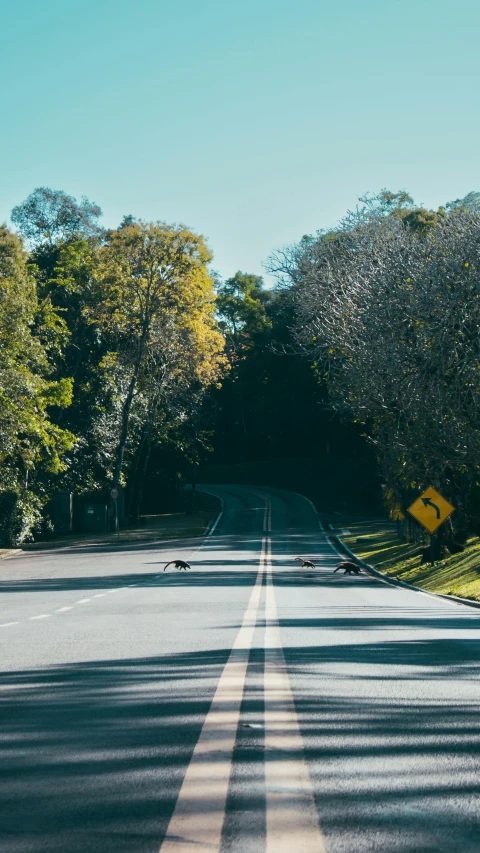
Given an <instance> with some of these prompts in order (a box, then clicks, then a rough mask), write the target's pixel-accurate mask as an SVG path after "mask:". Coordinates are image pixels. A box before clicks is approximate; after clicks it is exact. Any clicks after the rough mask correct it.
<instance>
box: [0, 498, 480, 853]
mask: <svg viewBox="0 0 480 853" xmlns="http://www.w3.org/2000/svg"><path fill="white" fill-rule="evenodd" d="M205 488H208V489H209V491H212V492H214V493H216V494H217V495H219V496H220V497H221V498H222V499H223V502H224V507H223V515H222V516H221V518H220V520H219V522H218V525H217V527H216V528H215V530H214V532H213V535H212V536H210V537H206V538H205V539H204V540H189V541H188V540H182V541H177V542H167V543H163V544H160V545H158V546H155V545H152V544H151V543H149V544H148V546H147V545H146V546H131V547H129V546H124V547H122V548H120V549H115V548H113V547H111V546H106V547H98V548H94V547H85V548H78V547H77V548H71V549H68V548H66V549H61V550H55V551H54V550H52V551H48V552H45V551H44V552H37V553H35V552H28V553H26V554H21V555H18V556H16V557H14V558H12V559H10V560H7V561H4V562H3V563H1V564H0V626H1V627H0V643H1V650H2V655H1V661H2V665H1V669H2V674H1V681H0V686H1V691H0V731H1V761H0V851H1V853H60V851H61V853H66V851H68V853H80V851H82V853H93V851H95V853H113V851H115V853H158V851H159V850H160V847H161V845H162V840H163V838H164V836H165V833H166V830H167V826H168V823H169V820H170V817H171V815H172V812H173V810H174V807H175V803H176V800H177V795H178V792H179V790H180V786H181V784H182V780H183V778H184V774H185V771H186V768H187V766H188V764H189V761H190V758H191V756H192V752H193V749H194V747H195V744H196V742H197V739H198V737H199V734H200V730H201V727H202V724H203V721H204V719H205V716H206V714H207V712H208V709H209V707H210V703H211V700H212V697H213V695H214V692H215V688H216V686H217V683H218V681H219V678H220V676H221V674H222V671H223V668H224V666H225V663H226V661H227V659H228V657H229V654H230V651H231V649H232V645H233V643H234V640H235V637H236V636H237V633H238V631H239V627H240V625H241V623H242V619H243V616H244V613H245V609H246V607H247V604H248V601H249V598H250V595H251V592H252V588H253V585H254V583H255V579H256V576H257V571H258V566H259V557H260V551H261V547H262V539H263V538H264V536H265V533H264V516H265V500H264V497H262V496H265V497H266V498H268V500H269V501H270V502H271V508H272V525H271V526H272V532H271V534H270V535H271V539H272V565H273V579H274V589H275V596H276V601H277V607H278V615H279V622H280V629H281V640H282V644H283V651H284V654H285V659H286V661H287V665H288V674H289V677H290V683H291V687H292V690H293V695H294V699H295V706H296V711H297V715H298V718H299V721H300V728H301V732H302V735H303V740H304V746H305V757H306V760H307V763H308V768H309V771H310V776H311V780H312V784H313V788H314V794H315V802H316V806H317V810H318V815H319V822H320V826H321V829H322V832H323V835H324V838H325V846H326V850H327V853H373V851H375V853H427V851H428V853H433V851H436V853H440V851H441V853H444V851H445V853H447V851H448V853H457V851H458V853H460V852H461V853H480V808H479V807H480V762H479V743H480V713H479V712H480V685H479V675H480V643H479V640H480V611H478V610H474V609H470V608H468V607H465V606H462V605H455V604H452V603H450V602H447V601H444V600H441V599H435V598H433V597H431V596H428V595H425V594H422V593H417V592H414V591H409V590H403V589H397V588H393V587H391V586H389V585H387V584H385V583H382V582H381V581H378V580H376V579H374V578H372V577H370V576H367V575H365V574H362V575H361V576H360V577H348V576H344V575H341V574H340V573H336V574H333V571H332V570H333V568H334V564H335V562H336V561H337V560H338V556H337V555H336V553H334V551H333V549H332V547H331V546H330V544H329V543H328V541H327V539H326V537H325V536H324V534H323V533H322V531H321V529H320V527H319V524H318V519H317V516H316V513H315V512H314V510H313V508H312V506H311V505H310V504H309V502H308V501H307V500H306V499H304V498H302V497H301V496H299V495H294V494H292V493H288V492H281V491H278V490H273V489H266V488H265V489H264V488H262V489H260V488H258V489H257V488H253V487H252V488H251V489H250V488H247V487H240V486H230V487H229V486H212V487H205ZM298 555H302V556H307V557H309V558H313V559H314V561H315V562H316V564H317V568H316V569H315V570H302V569H301V567H300V564H299V563H296V562H294V559H293V558H294V557H296V556H298ZM175 557H180V558H182V559H185V560H187V561H188V562H189V563H191V564H192V570H191V571H189V572H178V571H176V570H175V569H174V568H173V567H170V568H169V569H168V570H167V572H163V566H164V564H165V563H166V562H167V561H168V560H170V559H173V558H175ZM257 624H258V628H257V630H256V633H255V638H254V643H253V648H252V650H251V653H250V663H249V670H248V677H247V684H246V690H245V693H244V698H243V704H242V713H241V724H240V726H239V728H238V732H237V741H236V746H235V750H234V755H233V765H232V775H231V780H230V788H229V794H228V799H227V809H226V815H225V823H224V830H223V838H222V845H221V851H220V853H257V852H258V853H263V851H264V850H265V825H266V819H265V795H264V761H265V752H264V743H263V734H262V725H263V710H264V709H263V695H262V689H261V685H262V673H263V665H264V647H263V631H262V616H261V614H260V618H259V621H258V623H257ZM204 797H205V804H206V806H208V797H209V792H208V789H206V790H205V793H204ZM194 849H195V848H194V846H192V850H194ZM292 853H302V849H301V848H300V847H299V848H292Z"/></svg>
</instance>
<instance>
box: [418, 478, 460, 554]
mask: <svg viewBox="0 0 480 853" xmlns="http://www.w3.org/2000/svg"><path fill="white" fill-rule="evenodd" d="M408 512H409V513H410V515H413V517H414V518H415V519H416V521H418V522H419V523H420V524H421V525H422V526H423V527H424V528H425V530H428V532H429V533H430V548H431V555H432V556H431V562H432V563H434V562H435V545H436V541H437V537H436V532H437V530H438V528H439V527H441V526H442V524H443V523H444V522H445V521H446V520H447V518H450V516H451V514H452V512H455V507H454V506H452V504H451V503H449V502H448V501H447V500H445V498H444V497H442V495H441V494H440V492H437V490H436V489H434V488H433V486H429V487H428V489H425V491H424V492H423V494H421V495H420V497H419V498H417V499H416V500H415V501H414V502H413V504H412V505H411V506H409V507H408Z"/></svg>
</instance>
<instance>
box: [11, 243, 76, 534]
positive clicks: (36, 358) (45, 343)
mask: <svg viewBox="0 0 480 853" xmlns="http://www.w3.org/2000/svg"><path fill="white" fill-rule="evenodd" d="M0 283H1V286H0V342H1V348H0V490H3V491H9V492H10V493H12V494H17V495H18V496H20V495H23V499H22V500H23V504H24V505H25V506H27V505H29V507H30V510H31V509H32V506H33V504H32V500H31V499H30V498H31V495H30V496H29V495H28V494H27V490H28V489H29V488H31V487H35V484H36V483H37V482H38V481H39V480H41V473H42V472H46V473H47V474H58V473H59V472H60V471H62V470H63V468H64V465H65V463H64V455H65V453H66V451H68V450H69V449H70V448H71V447H72V444H73V441H74V436H73V435H72V434H71V433H70V432H68V431H66V430H63V429H61V428H60V427H59V426H57V425H56V424H54V423H52V420H51V418H50V417H49V412H50V411H51V410H52V408H56V407H65V406H68V405H70V402H71V399H72V381H71V379H70V378H68V377H62V378H61V379H59V380H57V381H55V380H53V379H52V378H51V374H52V366H51V363H50V361H49V349H50V348H51V347H52V346H54V345H55V342H56V341H57V340H58V336H59V334H64V333H65V329H64V327H63V323H62V320H61V318H60V317H59V316H58V314H57V313H56V312H55V311H54V310H53V308H52V306H51V304H50V303H49V301H48V300H47V301H46V302H44V303H43V304H39V301H38V297H37V291H36V286H35V280H34V278H33V276H32V275H31V273H30V271H29V268H28V264H27V257H26V255H25V253H24V250H23V247H22V243H21V241H20V239H19V238H18V237H16V236H15V235H14V234H11V233H10V232H9V231H8V230H7V228H6V227H4V226H2V227H0ZM38 491H39V492H40V493H41V491H42V490H41V487H39V489H38ZM38 496H39V497H40V498H41V494H40V495H38ZM20 502H21V501H20ZM17 503H18V501H17ZM39 506H40V504H39V503H38V502H37V510H38V509H39ZM30 510H29V512H30ZM17 514H18V513H17ZM30 514H31V513H30ZM35 518H36V515H35V512H33V515H32V519H31V521H32V523H33V522H34V521H35ZM26 527H27V529H24V528H25V525H24V523H23V522H21V523H20V528H21V530H20V531H19V532H18V536H19V537H20V538H22V537H23V536H24V535H26V534H27V532H28V527H29V525H27V526H26ZM12 536H13V534H12ZM10 538H12V537H10Z"/></svg>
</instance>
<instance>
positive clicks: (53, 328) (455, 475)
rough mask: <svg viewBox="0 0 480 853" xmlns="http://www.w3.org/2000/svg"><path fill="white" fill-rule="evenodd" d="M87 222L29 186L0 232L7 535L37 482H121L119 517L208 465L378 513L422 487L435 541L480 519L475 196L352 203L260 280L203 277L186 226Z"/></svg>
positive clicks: (31, 519)
mask: <svg viewBox="0 0 480 853" xmlns="http://www.w3.org/2000/svg"><path fill="white" fill-rule="evenodd" d="M100 216H101V210H100V208H99V207H98V206H97V205H96V204H93V203H92V202H90V201H88V200H87V199H85V198H83V199H82V200H81V201H80V202H77V201H76V200H75V199H73V198H71V197H70V196H68V195H66V194H65V193H63V192H59V191H52V190H49V189H47V188H39V189H37V190H35V191H34V192H33V193H32V194H31V195H30V196H29V197H28V199H26V201H24V202H23V203H22V204H20V205H19V206H18V207H16V208H15V209H14V210H13V212H12V222H13V223H14V225H15V226H16V229H17V232H18V233H17V234H15V233H13V232H12V231H11V230H9V229H8V228H7V227H6V226H3V227H2V228H1V229H0V276H1V281H2V287H1V292H0V342H1V356H0V394H1V396H2V407H1V409H0V462H1V467H0V525H1V529H0V535H1V537H2V540H3V542H4V543H5V542H7V541H9V542H13V541H17V542H18V541H21V540H22V539H23V538H24V537H25V536H27V535H28V534H29V533H30V532H31V531H32V529H35V526H37V528H38V526H39V524H40V523H41V519H42V518H43V524H45V517H46V513H45V507H46V505H47V503H48V500H49V498H50V497H51V495H52V494H53V493H54V492H55V491H59V490H65V491H74V492H76V493H77V494H81V493H83V494H89V493H94V492H102V493H103V494H108V492H109V490H110V489H111V488H117V487H119V486H127V511H128V514H129V515H130V516H133V517H135V515H137V514H138V512H139V511H140V508H141V507H142V501H143V505H144V506H145V505H146V503H145V502H147V503H148V500H149V499H150V497H151V494H152V490H154V489H158V487H159V485H158V484H159V479H161V480H162V483H163V484H165V482H166V479H168V478H170V480H171V481H175V480H176V481H177V482H178V481H179V478H180V476H181V475H185V476H186V477H187V478H189V479H195V477H196V472H197V470H198V468H199V463H201V462H205V461H206V460H209V467H207V468H206V469H205V471H204V479H205V478H206V479H208V477H209V476H210V475H211V476H212V477H215V478H217V479H218V478H222V477H223V478H224V479H225V478H227V479H230V481H231V478H232V477H234V478H235V479H237V480H238V479H240V478H241V477H243V478H244V479H243V481H244V482H245V481H247V480H248V479H249V480H250V481H251V480H252V479H253V478H255V477H256V479H257V481H260V480H263V482H267V481H269V482H270V483H271V484H272V485H277V486H283V487H285V488H294V489H296V490H298V491H303V492H304V493H306V494H308V495H309V496H310V497H312V498H314V499H316V500H317V502H320V503H321V504H322V505H323V506H324V507H325V508H328V506H329V505H330V506H333V505H334V506H335V507H336V508H337V509H347V508H349V509H351V508H352V507H353V508H355V509H357V510H363V511H365V512H372V511H375V512H378V511H380V509H381V501H382V499H383V503H384V505H385V507H386V509H387V511H388V512H389V513H390V514H391V515H392V517H397V518H399V517H402V516H404V515H405V512H406V509H407V507H408V505H409V503H410V502H411V501H412V500H413V499H414V497H416V496H417V495H418V493H419V490H420V489H422V488H423V487H425V486H427V485H430V484H433V485H434V486H436V487H437V488H438V489H439V490H440V491H442V492H443V493H444V494H445V496H446V497H447V498H449V499H450V500H451V501H452V502H453V503H454V504H455V506H456V508H457V512H456V514H455V516H454V527H452V528H451V529H450V532H451V536H452V537H453V535H454V536H455V538H456V539H457V540H460V539H461V538H462V536H463V537H465V536H466V534H467V532H468V531H469V530H477V531H478V530H480V487H479V479H480V477H479V474H480V472H479V466H480V446H479V445H480V428H479V427H480V417H479V391H480V383H479V376H480V334H479V333H480V303H479V284H478V281H479V278H478V275H479V264H480V258H479V249H480V195H479V194H478V193H470V194H469V195H468V196H466V197H465V198H464V199H460V200H457V201H455V202H451V203H450V204H447V205H445V207H444V208H440V209H439V210H437V211H430V210H426V209H425V208H422V207H418V206H416V205H415V204H414V202H413V200H412V198H411V197H410V196H409V195H408V193H406V192H400V193H392V192H388V191H386V190H385V191H382V192H381V193H380V194H378V195H377V196H368V197H365V198H364V199H362V200H360V202H359V205H358V206H357V208H356V209H355V210H354V211H351V212H349V213H348V214H347V215H346V217H345V218H344V220H343V221H342V222H341V223H340V224H339V225H338V226H337V227H336V228H334V229H331V230H328V231H320V232H317V233H316V234H314V235H307V236H305V237H303V238H302V239H301V240H300V241H299V242H298V243H297V244H294V245H292V246H290V247H287V248H285V249H283V250H280V251H278V252H276V253H275V254H274V255H273V256H272V257H271V258H270V260H269V262H268V270H269V272H270V273H271V274H272V275H273V276H275V278H276V282H277V283H276V286H274V287H273V288H266V287H265V286H264V282H263V280H262V278H261V277H259V276H255V275H250V274H248V273H240V272H239V273H237V274H236V275H235V276H233V277H231V278H230V279H227V280H226V281H222V280H221V279H220V278H219V277H218V276H216V275H215V274H214V273H212V271H211V260H212V258H211V254H210V251H209V249H208V247H207V245H206V243H205V241H204V239H203V238H202V237H201V236H199V235H197V234H195V233H194V232H193V231H191V230H190V229H188V228H186V227H184V226H177V225H169V224H167V223H165V222H155V223H146V222H143V221H140V220H139V221H137V220H136V219H134V218H133V217H132V216H126V217H124V219H123V221H122V223H121V224H120V225H119V227H118V228H116V229H110V230H108V229H104V228H102V227H101V226H100V224H99V220H100ZM212 465H214V466H215V467H212ZM232 466H233V467H232ZM235 466H236V467H235ZM222 472H223V473H222ZM160 487H162V486H160ZM381 487H383V488H381ZM149 496H150V497H149Z"/></svg>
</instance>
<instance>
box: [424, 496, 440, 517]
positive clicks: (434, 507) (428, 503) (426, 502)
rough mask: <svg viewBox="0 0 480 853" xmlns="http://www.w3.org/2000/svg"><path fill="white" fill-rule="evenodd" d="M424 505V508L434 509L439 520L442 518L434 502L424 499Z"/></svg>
mask: <svg viewBox="0 0 480 853" xmlns="http://www.w3.org/2000/svg"><path fill="white" fill-rule="evenodd" d="M422 503H423V505H424V506H431V507H433V509H434V510H435V512H436V513H437V518H440V508H439V507H438V506H437V504H434V503H433V501H431V500H430V498H422Z"/></svg>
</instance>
